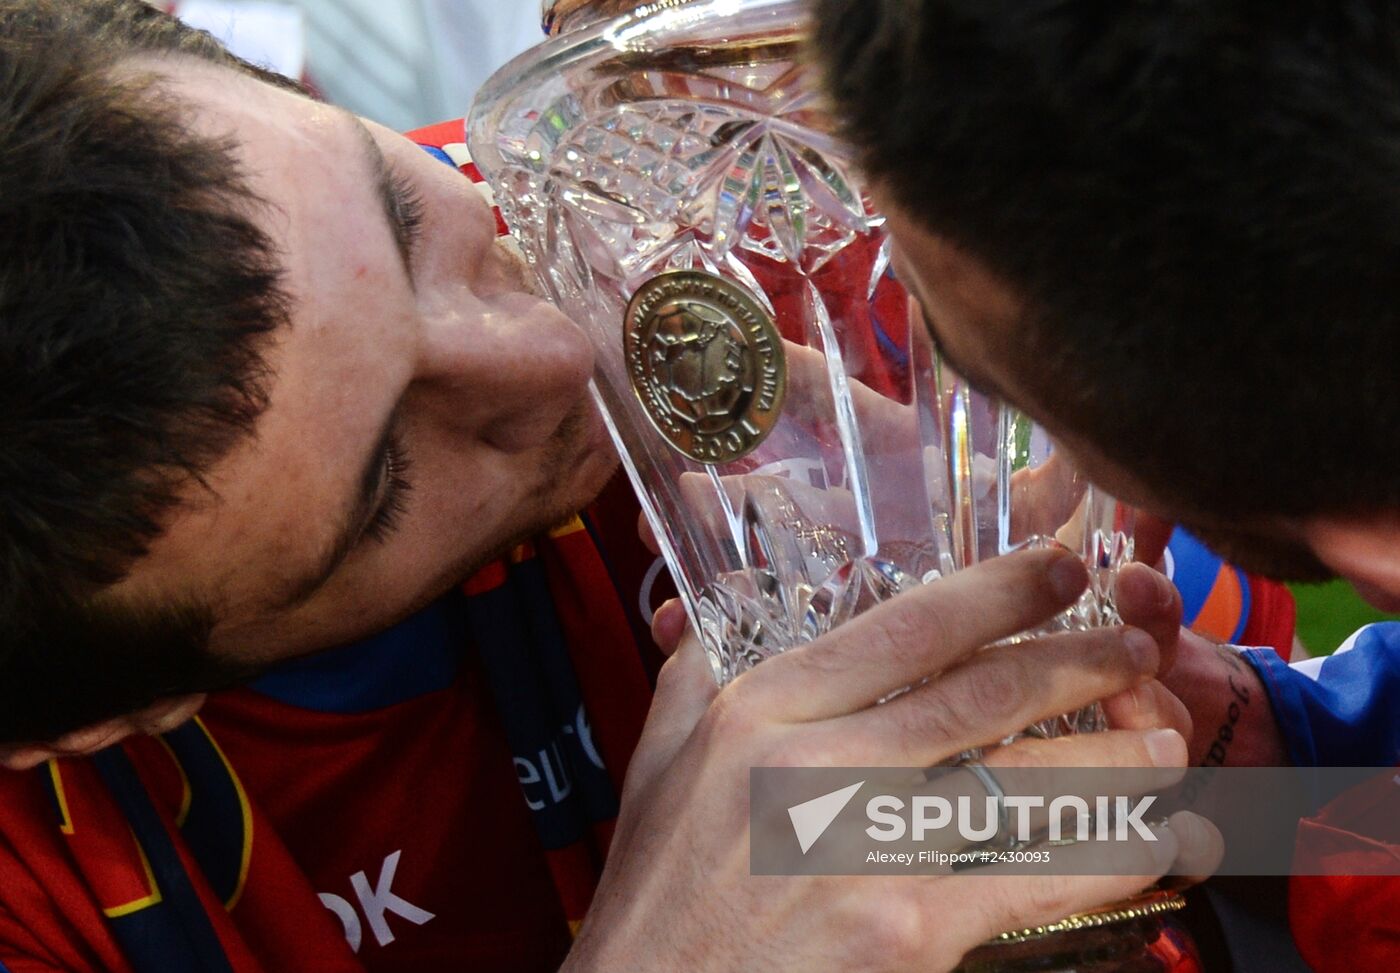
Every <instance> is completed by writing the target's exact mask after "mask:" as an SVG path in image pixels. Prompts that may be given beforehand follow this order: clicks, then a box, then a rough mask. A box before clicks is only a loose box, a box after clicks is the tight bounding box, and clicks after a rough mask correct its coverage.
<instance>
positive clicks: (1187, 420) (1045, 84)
mask: <svg viewBox="0 0 1400 973" xmlns="http://www.w3.org/2000/svg"><path fill="white" fill-rule="evenodd" d="M815 9H816V12H817V18H818V29H817V41H816V44H815V47H814V50H815V51H817V52H818V56H819V58H820V59H821V61H822V62H823V67H824V71H825V76H826V80H827V85H828V89H829V91H830V93H831V95H832V97H833V98H834V100H835V102H836V105H837V109H838V113H839V114H840V116H841V117H842V118H843V119H844V123H845V129H846V134H847V135H848V136H849V138H850V140H851V142H852V143H853V144H854V145H856V146H858V147H859V151H860V157H861V162H862V164H863V166H864V169H865V170H866V172H867V174H868V175H869V176H870V177H871V179H872V180H873V182H874V183H875V185H876V192H875V196H876V199H877V203H878V205H879V207H880V208H881V210H882V211H884V212H885V213H887V214H888V216H889V228H890V230H891V232H892V234H893V236H894V238H895V240H896V249H897V256H896V258H895V263H896V266H897V268H898V272H899V275H900V278H901V280H903V281H904V282H905V283H906V284H907V285H908V286H909V287H910V289H911V290H912V291H913V292H914V293H915V294H916V295H917V296H918V298H919V300H920V301H921V303H922V306H923V310H924V314H925V319H926V322H927V325H928V329H929V331H930V333H931V334H932V336H933V338H934V340H935V341H936V342H937V343H938V345H939V346H940V348H941V349H942V353H943V355H944V358H945V360H946V361H948V362H950V363H951V364H952V366H953V367H954V368H956V369H957V370H959V371H960V372H962V373H963V374H964V375H965V376H966V377H967V378H968V379H969V380H970V381H972V382H973V383H975V384H976V385H978V386H980V387H981V388H982V389H984V390H986V391H988V392H992V393H995V394H997V395H999V396H1001V397H1002V398H1004V399H1006V400H1007V401H1009V402H1011V403H1014V404H1015V405H1017V406H1019V407H1021V408H1023V409H1025V410H1026V411H1027V412H1028V413H1030V414H1031V415H1032V416H1034V417H1036V418H1037V419H1038V420H1040V421H1041V422H1042V423H1043V424H1044V425H1045V426H1046V427H1047V428H1048V429H1049V430H1050V431H1051V433H1052V434H1053V435H1054V436H1055V437H1056V439H1057V441H1058V443H1059V444H1060V445H1061V447H1062V448H1063V449H1065V450H1066V451H1067V452H1068V453H1070V454H1071V455H1072V456H1073V457H1074V459H1075V460H1076V461H1077V462H1078V463H1079V464H1080V466H1081V468H1083V469H1084V470H1086V471H1087V472H1088V473H1089V475H1090V476H1091V477H1092V478H1093V479H1094V480H1095V481H1096V482H1098V483H1100V484H1102V485H1104V486H1105V487H1107V488H1109V489H1110V490H1111V491H1112V492H1114V493H1115V494H1116V495H1117V496H1119V497H1121V498H1123V499H1125V500H1127V501H1129V502H1131V503H1133V504H1135V505H1138V506H1140V507H1142V508H1143V509H1146V510H1148V511H1150V512H1153V513H1155V514H1157V515H1159V516H1161V517H1163V518H1165V519H1167V520H1169V521H1177V522H1181V523H1184V524H1187V525H1189V526H1190V527H1191V528H1192V529H1193V531H1194V533H1196V534H1197V535H1198V536H1200V537H1202V538H1204V539H1205V540H1206V541H1207V542H1208V543H1210V544H1211V545H1212V546H1213V547H1214V548H1215V549H1216V550H1217V551H1218V552H1219V553H1221V554H1224V555H1226V556H1228V557H1229V558H1230V559H1231V560H1232V561H1234V562H1235V563H1237V564H1240V565H1242V566H1243V567H1245V568H1247V569H1251V570H1256V571H1258V572H1260V573H1263V574H1265V575H1268V576H1271V577H1274V578H1283V579H1293V580H1301V581H1316V580H1322V579H1327V578H1331V577H1336V576H1340V577H1343V578H1346V579H1347V580H1348V581H1350V582H1351V583H1352V585H1353V586H1354V587H1355V588H1356V590H1357V591H1358V592H1359V593H1360V594H1361V595H1362V596H1363V597H1365V598H1366V599H1367V600H1368V601H1370V602H1371V603H1372V604H1373V605H1375V606H1376V607H1378V608H1380V609H1382V610H1387V611H1396V610H1400V449H1397V448H1396V437H1397V434H1400V394H1397V392H1396V390H1395V378H1394V374H1393V372H1394V369H1395V367H1396V365H1397V363H1400V314H1397V310H1396V309H1397V307H1400V291H1397V287H1400V275H1397V274H1396V273H1395V271H1394V260H1395V255H1396V254H1397V253H1400V230H1397V228H1400V142H1397V140H1396V132H1397V131H1400V9H1397V7H1396V6H1395V5H1394V4H1391V3H1382V2H1368V0H1345V2H1329V3H1304V4H1273V5H1268V6H1267V7H1266V6H1262V5H1256V4H1248V3H1240V2H1217V3H1204V4H1203V3H1195V2H1190V0H1180V2H1157V3H1111V4H1104V3H1093V2H1078V0H1069V2H1064V0H968V2H964V0H907V2H906V0H818V2H817V3H816V4H815ZM1343 649H1344V650H1345V651H1340V652H1339V653H1338V654H1336V655H1335V656H1333V657H1331V658H1329V659H1326V660H1322V661H1317V662H1311V663H1305V664H1303V665H1302V666H1300V667H1298V668H1296V669H1290V668H1289V667H1288V666H1286V665H1284V664H1283V663H1282V662H1281V661H1280V659H1279V658H1278V657H1277V656H1276V655H1275V654H1274V653H1272V652H1264V651H1246V652H1243V653H1241V652H1237V651H1235V650H1233V649H1228V648H1225V649H1220V648H1217V647H1215V646H1211V645H1208V644H1206V643H1204V642H1202V641H1201V640H1198V639H1192V638H1184V639H1183V642H1182V651H1181V655H1180V659H1179V661H1178V663H1177V665H1176V668H1175V669H1174V671H1173V672H1172V674H1171V676H1170V678H1169V679H1168V682H1167V684H1168V686H1170V687H1172V688H1173V689H1175V690H1176V691H1177V692H1178V693H1179V694H1180V696H1181V698H1182V699H1183V701H1184V702H1186V704H1187V705H1188V707H1189V708H1190V710H1191V712H1192V715H1193V717H1194V718H1195V728H1196V738H1195V740H1194V741H1193V753H1192V759H1193V762H1197V763H1205V764H1209V765H1221V766H1224V765H1235V764H1264V765H1270V764H1277V763H1283V762H1293V763H1295V764H1298V765H1329V764H1331V765H1342V766H1366V767H1369V766H1377V767H1390V766H1393V765H1394V764H1395V763H1397V762H1398V761H1400V719H1397V715H1396V714H1397V710H1396V707H1397V702H1400V625H1394V624H1388V625H1376V626H1372V627H1370V628H1368V629H1366V630H1364V631H1363V632H1361V633H1359V634H1358V636H1357V637H1356V638H1355V639H1353V640H1352V641H1350V642H1349V643H1348V644H1347V645H1346V646H1344V647H1343ZM1266 701H1267V702H1266ZM1391 818H1392V820H1393V819H1394V815H1392V816H1391ZM1382 840H1389V841H1392V842H1393V841H1394V837H1393V836H1391V837H1389V838H1384V837H1383V838H1382ZM1310 887H1311V888H1313V889H1314V890H1315V889H1316V886H1310ZM1300 888H1301V886H1296V885H1295V890H1294V892H1295V898H1299V897H1300V896H1304V895H1305V893H1303V892H1300V891H1299V889H1300ZM1334 891H1335V892H1336V896H1334V898H1333V899H1331V900H1322V899H1317V898H1312V899H1309V900H1308V901H1305V902H1303V903H1302V904H1301V905H1300V906H1298V907H1296V908H1295V909H1294V917H1295V926H1296V924H1297V923H1298V922H1299V921H1303V922H1305V923H1306V924H1307V927H1308V928H1309V929H1312V930H1314V931H1316V930H1318V929H1322V928H1326V927H1328V925H1329V924H1331V928H1332V930H1333V931H1332V933H1330V934H1328V935H1327V936H1325V937H1324V938H1321V939H1313V940H1307V938H1306V936H1300V940H1301V941H1302V942H1303V945H1304V949H1305V952H1306V953H1308V955H1309V958H1310V959H1311V960H1312V961H1314V962H1329V963H1343V962H1349V963H1350V964H1351V965H1350V966H1349V968H1379V967H1378V966H1376V965H1373V964H1376V963H1379V962H1380V960H1379V958H1378V957H1379V956H1380V954H1379V953H1374V952H1372V953H1368V952H1367V949H1368V948H1373V947H1375V946H1376V944H1377V943H1384V944H1388V945H1386V946H1385V947H1384V948H1385V950H1388V951H1389V952H1386V953H1385V962H1384V964H1383V965H1387V966H1389V965H1393V964H1394V961H1395V953H1394V950H1395V946H1394V943H1395V942H1396V937H1397V927H1396V925H1395V923H1396V920H1395V916H1396V914H1397V908H1396V898H1395V896H1396V888H1395V883H1393V882H1390V883H1384V884H1383V885H1376V884H1368V883H1351V884H1350V885H1347V886H1345V887H1342V886H1341V885H1339V886H1338V887H1337V888H1336V889H1334ZM1296 904H1297V903H1295V905H1296ZM1348 914H1350V915H1352V916H1360V917H1362V919H1363V921H1362V923H1361V924H1360V925H1361V927H1362V932H1361V933H1360V934H1357V935H1346V934H1342V933H1340V932H1339V931H1338V930H1340V929H1341V928H1344V926H1342V925H1339V924H1338V923H1339V922H1340V921H1341V918H1342V917H1345V916H1347V915H1348ZM1372 920H1374V921H1373V922H1372V924H1371V925H1369V926H1367V925H1366V922H1367V921H1372ZM1343 943H1345V944H1346V945H1345V947H1344V948H1343V947H1342V946H1341V945H1340V944H1343ZM1347 949H1357V950H1360V952H1358V953H1357V954H1356V955H1352V954H1351V953H1349V952H1347V951H1346V950H1347Z"/></svg>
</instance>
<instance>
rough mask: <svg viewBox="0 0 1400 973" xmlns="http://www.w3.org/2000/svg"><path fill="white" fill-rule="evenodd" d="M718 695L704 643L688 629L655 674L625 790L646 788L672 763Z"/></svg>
mask: <svg viewBox="0 0 1400 973" xmlns="http://www.w3.org/2000/svg"><path fill="white" fill-rule="evenodd" d="M718 695H719V687H718V686H717V685H715V677H714V674H713V672H712V671H711V669H710V661H709V659H708V658H706V656H705V649H704V646H702V645H701V644H700V639H699V638H698V637H697V636H696V635H695V633H694V632H692V631H688V630H687V631H686V632H685V634H684V636H683V637H682V638H681V639H680V640H679V645H678V646H677V648H676V649H675V651H674V653H673V654H672V655H671V658H669V659H667V660H666V664H665V665H664V666H662V667H661V674H660V675H659V676H658V677H657V680H656V694H655V695H654V696H653V697H652V702H651V712H649V713H648V714H647V722H646V726H645V727H644V728H643V730H642V738H641V740H640V741H638V743H637V750H636V752H635V754H634V755H633V757H632V763H631V765H630V766H629V767H628V770H627V790H628V791H633V790H634V789H645V788H647V787H649V786H650V784H651V782H652V780H654V779H655V778H656V777H657V776H658V775H659V774H660V773H662V772H664V771H665V770H666V768H667V767H669V766H670V765H671V762H672V761H673V760H674V759H675V757H676V754H677V753H678V752H680V749H681V747H682V746H684V744H685V742H686V740H688V739H690V735H691V733H693V732H694V730H695V726H696V724H697V723H699V722H700V718H701V717H702V716H704V715H705V711H706V710H708V709H709V708H710V704H711V703H712V702H714V699H715V697H716V696H718Z"/></svg>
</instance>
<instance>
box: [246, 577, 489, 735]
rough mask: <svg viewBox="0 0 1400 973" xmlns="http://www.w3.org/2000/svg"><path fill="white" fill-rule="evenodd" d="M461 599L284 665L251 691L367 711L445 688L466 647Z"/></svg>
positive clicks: (314, 705)
mask: <svg viewBox="0 0 1400 973" xmlns="http://www.w3.org/2000/svg"><path fill="white" fill-rule="evenodd" d="M461 601H462V596H461V595H459V594H452V595H448V596H447V597H445V598H441V599H439V600H438V601H437V602H435V603H433V604H432V605H429V606H428V607H427V608H425V609H424V610H423V611H421V612H419V613H418V614H417V615H414V616H412V617H411V618H409V619H408V620H407V621H404V622H400V623H399V624H398V625H396V626H394V627H393V628H391V629H389V630H388V631H386V632H382V633H380V634H379V635H376V636H373V637H372V638H368V639H365V640H364V641H363V642H356V643H354V644H353V645H347V646H344V647H343V648H339V649H331V650H330V651H328V652H320V653H317V654H316V655H312V656H307V657H306V658H305V659H295V660H293V661H291V662H286V663H283V664H282V665H280V666H278V667H277V668H276V669H273V670H272V671H271V672H269V673H267V674H266V675H264V676H262V677H261V678H260V679H258V680H257V681H256V682H254V683H253V684H252V686H251V688H252V689H253V690H254V691H255V692H259V693H262V694H263V695H264V696H271V697H272V698H273V699H275V700H277V701H278V702H281V703H286V704H287V705H288V706H298V707H301V708H302V709H309V710H315V711H317V712H321V713H341V714H353V713H368V712H370V711H372V710H376V709H383V708H384V707H386V706H395V705H397V704H399V703H403V702H407V701H408V700H410V699H416V698H417V697H419V696H426V695H427V694H428V693H433V692H437V691H439V690H442V689H446V688H447V687H448V686H450V685H452V681H453V679H455V678H456V676H457V667H458V665H459V663H460V660H461V651H462V648H463V646H465V645H466V644H467V641H466V640H467V634H466V625H465V621H464V619H463V617H462V608H461Z"/></svg>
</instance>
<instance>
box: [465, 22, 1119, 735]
mask: <svg viewBox="0 0 1400 973" xmlns="http://www.w3.org/2000/svg"><path fill="white" fill-rule="evenodd" d="M806 8H807V4H806V3H805V2H804V0H659V2H655V3H650V4H644V5H639V4H638V3H637V2H635V0H592V2H589V0H553V2H549V3H546V19H545V23H546V27H547V28H550V29H553V30H555V31H560V30H562V31H563V33H562V34H561V35H560V36H558V37H555V38H554V39H553V40H550V41H548V42H546V43H545V44H544V45H542V46H541V47H539V48H536V49H535V50H533V51H530V52H527V53H526V54H525V55H523V56H522V57H520V58H518V59H517V60H516V61H514V62H513V63H511V64H510V65H507V66H506V67H505V68H504V69H503V70H502V71H501V72H499V73H498V74H497V75H496V76H495V77H494V78H493V79H492V80H491V81H489V82H488V83H487V85H486V87H485V88H484V89H483V90H482V92H481V94H480V95H479V97H478V100H477V103H476V106H475V108H474V110H473V113H472V117H471V120H470V122H469V126H468V143H469V149H470V151H471V154H472V157H473V160H474V161H475V162H476V164H477V166H478V167H479V168H480V170H481V172H482V174H483V175H484V176H485V178H486V179H487V180H488V181H489V182H490V184H491V186H492V188H493V189H494V190H495V194H496V200H497V203H498V205H499V206H500V208H501V211H502V214H503V215H504V217H505V219H506V222H507V223H508V224H509V225H510V227H511V229H512V231H513V233H514V234H515V235H516V237H517V238H518V240H519V242H520V244H521V246H522V248H523V250H524V253H525V256H526V258H527V260H528V261H529V263H530V266H531V267H532V268H533V271H534V273H535V276H536V278H537V280H538V282H539V284H540V286H541V287H542V288H543V290H544V291H545V293H546V294H547V295H548V297H549V298H550V299H551V300H553V301H554V302H555V303H556V304H557V305H558V306H559V307H560V308H561V309H563V310H564V312H565V313H567V314H569V315H570V316H571V317H572V318H573V319H574V320H575V321H577V322H579V323H580V324H581V325H582V326H584V328H585V329H586V330H587V331H588V333H589V335H590V337H591V339H592V341H593V343H594V346H595V349H596V352H597V366H596V373H595V380H594V390H595V394H596V396H597V398H598V401H599V403H600V405H601V407H602V409H603V411H604V413H605V416H606V418H607V421H608V423H609V426H610V429H611V433H612V437H613V440H614V442H615V443H616V445H617V448H618V451H619V453H620V455H621V458H622V462H623V464H624V466H625V468H626V470H627V473H628V475H629V476H630V478H631V481H632V485H633V487H634V488H635V490H636V492H637V495H638V497H639V498H640V500H641V504H642V507H643V510H644V511H645V514H646V517H647V519H648V521H649V522H650V525H651V527H652V529H653V531H654V532H655V535H656V538H657V540H658V542H659V544H660V547H661V549H662V552H663V554H664V555H665V558H666V562H667V564H668V566H669V567H670V569H671V572H672V574H673V575H674V577H675V579H676V582H677V585H678V587H679V588H680V591H681V593H682V596H683V600H684V602H685V605H686V609H687V611H688V612H689V614H690V618H691V621H692V622H693V624H694V626H695V628H696V630H697V631H698V632H699V634H700V637H701V640H702V642H703V644H704V646H705V650H706V652H707V654H708V656H709V658H710V661H711V664H712V666H713V669H714V673H715V677H716V679H717V680H718V681H719V682H720V683H721V684H725V683H727V682H729V681H731V680H733V679H734V678H736V677H738V676H740V675H741V674H742V673H744V672H745V671H746V670H748V669H749V668H751V667H753V666H755V665H757V664H759V663H761V662H762V661H763V660H764V659H765V658H767V657H769V656H771V655H774V654H775V653H779V652H782V651H784V650H786V649H789V648H792V647H793V646H796V645H799V644H801V643H804V642H807V641H810V640H812V639H814V638H817V637H819V636H821V635H822V634H823V633H825V632H828V631H830V630H831V629H833V628H834V627H836V626H838V625H840V624H842V623H843V622H845V621H847V620H848V619H850V618H852V617H854V616H856V615H857V614H859V613H861V612H862V611H865V610H866V609H868V608H869V607H871V606H872V605H875V604H878V603H879V602H881V601H883V600H885V599H887V598H890V597H893V596H895V595H897V594H899V593H900V592H902V591H906V590H908V589H910V588H911V587H913V586H916V585H920V584H928V583H937V579H939V578H941V577H943V576H944V575H947V574H949V573H951V572H954V571H958V570H962V569H964V568H967V567H969V566H971V565H974V564H977V563H978V562H980V561H982V560H983V559H985V558H989V557H996V556H998V555H1000V554H1004V553H1007V552H1010V551H1014V550H1018V549H1022V548H1025V547H1032V546H1044V545H1062V546H1065V547H1067V548H1070V549H1072V550H1074V551H1076V552H1077V553H1078V554H1080V555H1081V556H1082V557H1083V559H1084V561H1085V563H1086V565H1087V566H1088V567H1089V569H1090V575H1091V579H1092V583H1091V585H1090V588H1089V590H1088V591H1087V592H1086V593H1085V595H1084V596H1083V598H1082V599H1081V600H1080V602H1079V603H1078V604H1076V605H1074V606H1072V607H1071V608H1070V609H1069V610H1067V611H1066V612H1064V613H1063V614H1062V615H1061V616H1059V617H1058V618H1056V619H1055V620H1054V621H1053V622H1052V623H1051V624H1050V625H1048V626H1046V627H1045V628H1044V629H1042V630H1041V631H1037V632H1029V633H1026V634H1025V635H1024V636H1023V637H1022V639H1025V640H1030V639H1033V638H1034V637H1035V636H1037V635H1043V634H1047V633H1049V632H1052V631H1068V630H1078V629H1083V628H1087V627H1091V626H1097V625H1102V624H1112V623H1114V622H1116V621H1117V615H1116V612H1115V609H1114V605H1113V598H1112V591H1113V580H1114V577H1115V574H1116V572H1117V571H1118V569H1119V567H1120V566H1121V565H1122V564H1124V563H1125V562H1126V561H1127V560H1128V559H1129V558H1130V557H1131V554H1132V542H1131V536H1132V530H1131V523H1130V519H1129V518H1130V515H1129V513H1128V511H1126V510H1125V509H1124V508H1121V507H1119V506H1118V505H1117V504H1116V503H1115V502H1114V501H1113V499H1112V498H1111V497H1108V496H1106V495H1105V494H1103V493H1102V492H1101V491H1100V490H1098V489H1096V488H1095V487H1094V486H1093V485H1092V484H1090V483H1088V482H1087V481H1085V480H1084V479H1083V478H1082V477H1081V476H1079V475H1078V473H1077V472H1076V471H1075V470H1074V469H1072V468H1071V467H1070V465H1069V463H1068V462H1067V461H1066V459H1065V458H1064V457H1063V456H1062V455H1061V454H1059V453H1057V452H1056V450H1055V448H1054V445H1053V444H1052V443H1051V441H1050V439H1049V438H1048V437H1047V436H1046V434H1045V433H1044V432H1043V431H1042V430H1041V429H1040V428H1039V427H1037V426H1036V425H1035V424H1033V423H1032V422H1031V421H1030V420H1029V419H1028V418H1026V417H1025V416H1023V415H1021V414H1019V413H1018V412H1016V411H1015V410H1013V409H1011V408H1009V407H1007V406H1005V405H1003V404H1001V403H999V402H997V401H994V400H992V399H990V398H988V397H986V396H984V395H981V394H979V393H978V392H977V391H975V390H974V389H973V388H971V387H970V386H969V385H968V384H967V383H966V382H965V381H963V380H962V379H961V378H960V377H959V376H958V375H957V374H955V373H954V372H953V371H952V370H951V369H950V368H949V367H947V365H946V364H945V363H943V362H942V361H940V358H939V355H938V353H937V351H936V349H935V348H934V346H933V344H932V342H931V340H930V338H929V336H928V334H927V331H926V329H925V327H924V324H923V319H922V313H921V312H920V310H919V309H918V307H917V305H916V303H915V302H914V301H913V300H912V299H911V298H910V296H909V295H908V294H907V293H906V291H905V290H904V289H903V288H902V287H901V286H900V284H899V282H898V281H897V280H896V279H895V277H894V275H893V273H892V272H891V269H890V241H889V239H888V237H887V235H886V233H885V229H884V220H883V219H882V217H881V216H880V215H879V214H878V213H876V212H875V211H874V210H873V208H872V207H871V205H870V203H869V201H868V198H867V196H866V194H865V193H864V192H863V189H862V185H861V182H860V178H859V175H858V173H857V172H856V171H855V169H854V167H853V165H852V161H851V156H850V153H849V152H848V150H847V149H846V147H845V146H844V145H843V144H842V143H841V141H840V139H839V138H838V137H836V135H835V133H834V130H833V126H832V123H831V121H830V119H829V117H828V116H827V115H826V114H825V113H824V111H823V107H822V101H821V97H820V93H819V90H818V85H817V78H816V75H815V72H814V70H813V69H812V68H811V67H810V66H809V65H808V63H807V62H806V60H805V59H804V57H803V55H802V51H803V43H804V38H805V35H806V17H807V10H806ZM1026 650H1027V651H1034V646H1033V645H1029V646H1027V649H1026ZM1102 728H1103V716H1102V712H1101V710H1100V709H1099V707H1097V706H1093V707H1090V708H1088V709H1086V710H1084V711H1081V712H1079V713H1074V714H1067V715H1065V716H1062V717H1059V718H1057V719H1052V720H1047V721H1044V722H1043V723H1041V724H1039V725H1037V726H1034V727H1031V728H1029V729H1028V730H1027V732H1028V733H1031V734H1036V735H1040V736H1045V737H1054V736H1060V735H1064V734H1067V733H1076V732H1085V731H1093V730H1098V729H1102Z"/></svg>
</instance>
